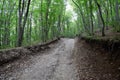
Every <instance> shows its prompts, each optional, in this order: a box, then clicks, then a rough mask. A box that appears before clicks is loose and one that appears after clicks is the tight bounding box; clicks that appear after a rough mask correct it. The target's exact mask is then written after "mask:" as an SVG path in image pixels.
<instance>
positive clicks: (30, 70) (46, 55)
mask: <svg viewBox="0 0 120 80" xmlns="http://www.w3.org/2000/svg"><path fill="white" fill-rule="evenodd" d="M74 43H75V41H74V39H61V40H60V41H59V43H57V46H56V47H54V48H53V49H51V50H48V51H45V52H43V54H42V55H37V56H32V57H31V58H30V61H29V60H28V61H27V63H26V62H25V61H24V62H25V63H21V64H22V65H23V67H19V68H17V69H16V72H13V74H11V75H10V76H9V77H8V78H6V79H5V78H3V80H78V79H77V77H76V76H77V74H76V72H77V71H76V68H75V64H74V60H73V58H72V53H73V49H74ZM51 46H54V45H51ZM38 54H39V53H38ZM29 62H30V63H29ZM18 63H19V62H18ZM28 63H29V65H27V66H25V67H24V65H26V64H28ZM19 66H20V64H19ZM21 68H24V69H21ZM13 71H14V69H13ZM6 74H7V73H6ZM1 79H2V78H1Z"/></svg>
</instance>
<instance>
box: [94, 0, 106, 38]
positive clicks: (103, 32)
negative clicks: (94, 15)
mask: <svg viewBox="0 0 120 80" xmlns="http://www.w3.org/2000/svg"><path fill="white" fill-rule="evenodd" d="M94 1H95V3H96V5H97V7H98V9H99V13H100V18H101V20H102V23H103V27H102V36H105V22H104V19H103V16H102V10H101V6H100V4H99V3H98V2H97V0H94Z"/></svg>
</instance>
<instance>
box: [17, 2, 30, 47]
mask: <svg viewBox="0 0 120 80" xmlns="http://www.w3.org/2000/svg"><path fill="white" fill-rule="evenodd" d="M30 2H31V0H28V3H27V8H25V6H24V4H25V1H24V0H19V25H18V36H17V37H18V39H17V46H21V45H22V41H23V35H24V28H25V25H26V21H27V17H28V13H29V7H30ZM25 9H27V10H25ZM25 11H26V12H25ZM24 15H25V16H24ZM23 18H24V19H23Z"/></svg>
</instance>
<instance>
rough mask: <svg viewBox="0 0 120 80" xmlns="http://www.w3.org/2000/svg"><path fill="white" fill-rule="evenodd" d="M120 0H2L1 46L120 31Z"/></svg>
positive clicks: (23, 44) (2, 47) (16, 45)
mask: <svg viewBox="0 0 120 80" xmlns="http://www.w3.org/2000/svg"><path fill="white" fill-rule="evenodd" d="M119 13H120V0H1V2H0V49H4V48H11V47H20V46H26V45H31V44H37V43H40V42H41V43H42V42H46V41H48V40H52V39H54V38H58V37H63V36H64V37H75V36H76V35H81V34H85V35H89V36H95V35H96V32H97V31H99V32H100V33H99V34H100V35H101V36H105V35H106V33H105V30H108V29H109V28H112V30H113V31H115V32H120V14H119Z"/></svg>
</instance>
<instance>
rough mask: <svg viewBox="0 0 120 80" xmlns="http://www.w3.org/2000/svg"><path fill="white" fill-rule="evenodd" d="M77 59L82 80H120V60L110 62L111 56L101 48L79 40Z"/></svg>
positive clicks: (76, 51)
mask: <svg viewBox="0 0 120 80" xmlns="http://www.w3.org/2000/svg"><path fill="white" fill-rule="evenodd" d="M75 59H76V63H77V68H78V73H79V78H80V80H119V79H120V60H116V61H112V62H111V61H110V55H109V53H108V52H106V51H104V50H103V48H100V47H99V46H95V45H94V46H92V47H91V46H90V45H89V44H88V43H86V42H85V41H84V40H81V39H78V40H77V41H76V44H75Z"/></svg>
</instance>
